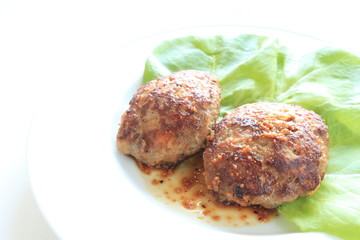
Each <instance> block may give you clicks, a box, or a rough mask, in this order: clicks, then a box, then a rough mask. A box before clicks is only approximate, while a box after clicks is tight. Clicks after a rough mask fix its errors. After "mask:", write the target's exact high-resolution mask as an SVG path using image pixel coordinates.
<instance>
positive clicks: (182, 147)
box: [117, 70, 220, 168]
mask: <svg viewBox="0 0 360 240" xmlns="http://www.w3.org/2000/svg"><path fill="white" fill-rule="evenodd" d="M219 107H220V86H219V84H218V79H217V77H216V76H215V75H214V74H212V73H208V72H202V71H195V70H187V71H180V72H176V73H173V74H171V75H169V76H165V77H161V78H158V79H155V80H153V81H150V82H148V83H147V84H145V85H144V86H142V87H140V88H139V89H138V91H137V92H136V94H135V95H134V97H133V98H132V100H131V101H130V107H129V109H128V110H127V111H126V112H125V113H124V114H123V116H122V118H121V124H120V128H119V131H118V135H117V146H118V149H119V150H120V151H122V152H124V153H125V154H129V155H132V156H134V157H135V158H136V159H137V160H138V161H140V162H143V163H145V164H147V165H149V166H156V167H165V168H169V167H173V166H176V164H178V163H179V162H180V161H182V160H183V159H184V158H186V157H187V156H190V155H192V154H194V153H196V152H198V151H199V150H200V149H201V148H203V147H204V146H205V143H206V139H207V138H208V137H209V136H211V134H212V128H213V125H214V124H215V121H216V119H217V117H218V114H219Z"/></svg>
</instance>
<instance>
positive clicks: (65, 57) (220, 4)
mask: <svg viewBox="0 0 360 240" xmlns="http://www.w3.org/2000/svg"><path fill="white" fill-rule="evenodd" d="M359 23H360V14H359V13H358V4H357V3H356V1H276V0H273V1H228V0H222V1H196V0H192V1H187V0H181V1H180V0H179V1H170V0H168V1H159V0H151V1H138V0H131V1H122V0H120V1H119V0H117V1H115V0H113V1H112V0H62V1H53V0H50V1H46V0H33V1H25V0H2V1H0V111H1V115H0V146H1V147H0V239H2V240H20V239H36V240H51V239H57V237H56V236H55V234H54V233H53V231H52V230H51V228H50V226H49V225H48V224H47V222H46V220H45V219H44V218H43V216H42V214H41V212H40V210H39V208H38V206H37V204H36V202H35V200H34V196H33V194H32V191H31V186H30V183H29V179H28V173H27V163H26V142H27V134H28V129H29V126H30V125H31V119H32V117H33V115H34V113H35V111H36V109H37V107H38V106H39V103H41V102H42V101H46V98H45V96H46V95H47V94H51V92H52V91H56V89H57V86H58V85H59V84H62V83H65V82H66V81H69V82H71V81H76V79H74V78H75V77H76V76H77V72H76V71H77V69H76V68H74V67H73V66H74V65H76V64H77V63H79V62H82V63H84V64H86V62H87V61H89V62H90V61H91V59H92V58H96V56H97V55H101V54H104V53H107V52H111V51H112V50H114V49H118V48H119V46H121V45H122V44H125V43H127V42H130V41H132V40H134V39H137V38H140V37H143V36H147V35H152V34H154V33H158V32H163V31H166V30H171V29H177V28H184V27H189V26H204V25H214V24H216V25H219V24H233V25H249V26H263V27H271V28H277V29H284V30H289V31H293V32H298V33H301V34H306V35H310V36H314V37H317V38H321V39H325V40H330V41H332V42H334V43H336V44H339V45H341V46H345V47H347V48H349V49H354V50H355V51H359V50H358V49H360V47H359V46H358V45H359V44H358V43H359V42H360V34H358V29H359V26H358V25H359Z"/></svg>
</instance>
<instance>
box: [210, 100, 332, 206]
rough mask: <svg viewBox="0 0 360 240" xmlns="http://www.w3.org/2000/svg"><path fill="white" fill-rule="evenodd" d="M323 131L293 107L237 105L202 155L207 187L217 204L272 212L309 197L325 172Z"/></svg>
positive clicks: (325, 136)
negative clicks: (266, 209)
mask: <svg viewBox="0 0 360 240" xmlns="http://www.w3.org/2000/svg"><path fill="white" fill-rule="evenodd" d="M328 152H329V137H328V128H327V126H326V125H325V122H324V120H322V119H321V117H320V116H319V115H317V114H316V113H314V112H312V111H309V110H306V109H304V108H302V107H300V106H297V105H289V104H282V103H265V102H261V103H253V104H246V105H243V106H240V107H238V108H237V109H235V110H234V111H233V112H231V113H230V114H228V115H227V116H226V117H224V118H223V119H222V120H221V121H220V122H219V123H218V124H217V126H216V127H215V136H214V139H213V141H212V142H211V143H210V145H209V147H208V148H207V149H206V150H205V151H204V154H203V158H204V167H205V173H204V175H205V181H206V184H207V188H208V189H209V190H211V191H212V192H213V195H214V196H215V197H216V198H217V200H218V201H221V202H235V203H238V204H240V205H242V206H249V205H261V206H263V207H265V208H275V207H277V206H279V205H280V204H282V203H286V202H290V201H293V200H295V199H297V198H298V197H300V196H302V197H305V196H309V195H311V194H312V193H314V192H315V191H316V190H317V188H318V187H319V184H320V182H321V180H322V179H323V178H324V175H325V171H326V169H327V165H328V163H327V160H328Z"/></svg>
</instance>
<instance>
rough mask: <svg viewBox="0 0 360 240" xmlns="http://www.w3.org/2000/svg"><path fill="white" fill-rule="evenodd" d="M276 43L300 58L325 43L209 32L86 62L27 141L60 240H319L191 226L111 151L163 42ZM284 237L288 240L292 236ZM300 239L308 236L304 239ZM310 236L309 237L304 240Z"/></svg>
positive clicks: (271, 228)
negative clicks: (242, 38)
mask: <svg viewBox="0 0 360 240" xmlns="http://www.w3.org/2000/svg"><path fill="white" fill-rule="evenodd" d="M242 33H256V34H261V35H271V36H276V37H279V38H280V39H281V41H282V43H284V44H286V45H288V46H290V47H291V46H293V47H294V48H295V49H298V50H299V51H308V50H311V49H312V48H316V47H318V46H321V45H324V42H323V41H319V40H316V39H313V38H309V37H306V36H302V35H299V34H294V33H289V32H282V31H278V30H273V29H262V28H253V27H240V26H215V27H214V26H213V27H199V28H196V27H195V28H190V29H181V30H175V31H170V32H166V33H162V34H157V35H154V36H150V37H147V38H143V39H141V40H138V41H135V42H133V43H131V44H129V45H127V46H124V47H122V48H120V49H118V50H116V51H114V53H112V54H109V55H106V56H102V57H101V59H100V60H99V59H98V60H97V61H89V62H88V63H86V64H88V66H86V67H83V68H81V70H82V71H78V72H76V74H75V76H69V78H70V80H71V78H74V79H72V80H71V81H65V83H64V84H63V86H62V87H60V89H59V90H58V93H57V94H53V93H52V96H49V98H48V99H47V100H46V102H45V103H44V105H43V106H41V107H40V108H39V111H38V112H37V113H36V115H35V117H34V120H33V123H32V127H31V130H30V135H29V141H28V167H29V176H30V181H31V184H32V188H33V191H34V194H35V197H36V200H37V202H38V205H39V207H40V209H41V211H42V213H43V215H44V216H45V218H46V219H47V221H48V222H49V224H50V226H51V227H52V228H53V230H54V231H55V233H56V234H57V235H58V236H59V237H60V238H62V239H124V238H126V239H127V238H130V239H144V238H149V237H151V239H152V238H156V239H169V238H173V239H186V238H190V237H191V238H193V239H200V238H201V239H239V235H242V236H243V237H245V236H246V238H247V239H249V238H251V239H263V238H266V239H288V238H289V237H291V239H304V238H306V237H308V236H306V234H310V235H312V237H317V238H318V239H330V238H331V237H329V236H326V235H325V234H321V233H295V232H299V230H298V229H297V228H296V227H295V226H294V225H293V224H291V223H289V222H287V221H285V220H284V219H283V218H282V217H279V218H276V219H275V220H273V221H271V222H270V223H268V224H260V225H256V226H252V227H241V228H236V229H235V228H219V227H213V226H210V225H206V224H201V223H199V222H196V221H192V220H191V219H189V218H188V217H186V216H184V215H182V214H181V213H179V212H175V211H172V210H170V209H169V208H167V207H166V206H164V205H163V204H162V203H161V202H158V201H157V200H156V199H155V198H153V197H152V195H151V194H149V193H148V192H147V190H146V188H145V185H144V182H143V179H142V178H141V176H140V175H139V171H138V170H137V169H136V166H135V164H134V161H133V160H132V159H130V158H129V157H127V156H124V155H123V154H122V153H119V152H118V151H117V149H116V145H115V138H116V133H117V130H118V122H119V119H120V116H121V114H122V112H123V111H124V110H125V109H126V108H127V105H128V102H129V100H130V99H131V97H132V95H133V94H134V92H135V91H136V89H137V88H138V87H139V86H140V85H141V78H142V72H143V68H144V63H145V60H146V57H147V56H148V54H149V52H150V51H151V49H152V48H153V47H155V46H156V45H157V44H158V43H160V42H161V41H163V40H165V39H171V38H175V37H180V36H187V35H201V36H211V35H217V34H223V35H227V36H236V35H239V34H242ZM288 234H292V236H289V235H288ZM304 235H305V236H304ZM309 237H310V236H309Z"/></svg>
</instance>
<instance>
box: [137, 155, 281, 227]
mask: <svg viewBox="0 0 360 240" xmlns="http://www.w3.org/2000/svg"><path fill="white" fill-rule="evenodd" d="M137 166H138V167H139V169H140V170H141V172H142V173H143V174H142V176H143V178H144V180H145V184H146V187H147V188H148V189H149V191H150V193H151V194H152V195H153V196H154V197H155V198H157V199H159V200H160V201H162V202H164V203H165V204H166V205H168V206H169V207H171V208H173V209H175V210H179V211H180V212H183V213H185V214H186V215H189V216H190V217H195V218H196V219H198V220H201V221H205V222H206V223H209V224H211V225H215V226H221V227H240V226H249V225H255V224H260V223H265V222H268V221H269V220H270V219H272V218H273V217H275V216H277V215H278V214H277V211H276V209H265V208H262V207H259V206H252V207H241V206H239V205H237V204H220V203H218V202H216V201H215V199H213V197H212V196H211V193H210V192H209V191H208V190H207V188H206V184H205V180H204V177H203V172H204V166H203V161H202V153H199V154H196V155H194V156H192V157H190V158H188V159H186V160H185V161H184V162H182V163H181V164H180V165H179V166H177V167H176V168H175V169H157V168H151V167H148V166H146V165H144V164H142V163H138V162H137Z"/></svg>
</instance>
